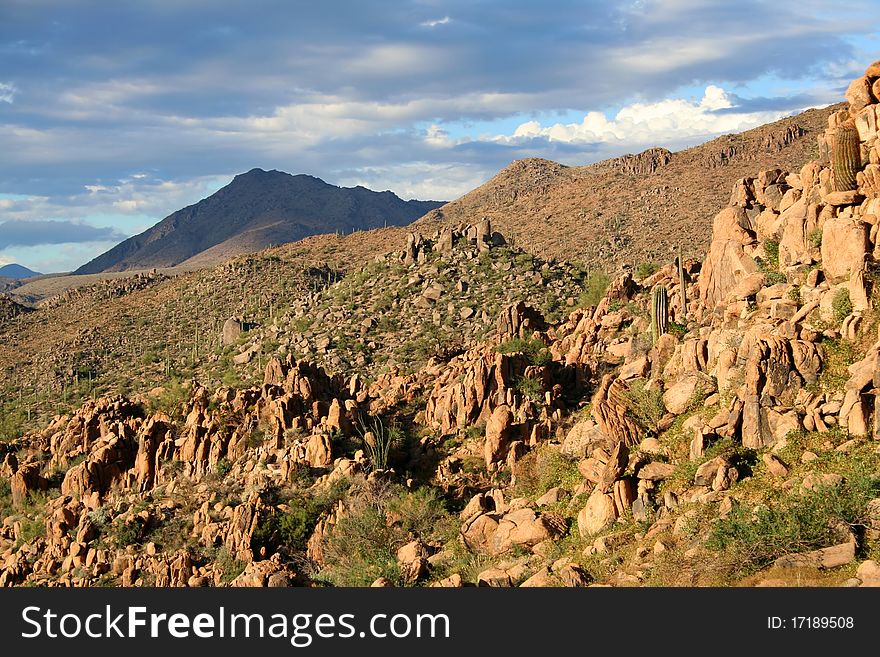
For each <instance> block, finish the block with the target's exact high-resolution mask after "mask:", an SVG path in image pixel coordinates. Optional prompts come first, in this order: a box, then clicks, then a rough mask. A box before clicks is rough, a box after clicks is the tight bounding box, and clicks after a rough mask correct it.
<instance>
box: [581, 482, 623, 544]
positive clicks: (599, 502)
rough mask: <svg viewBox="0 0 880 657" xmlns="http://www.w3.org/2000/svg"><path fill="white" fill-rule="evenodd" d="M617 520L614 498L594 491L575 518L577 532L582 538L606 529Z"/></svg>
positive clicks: (597, 490)
mask: <svg viewBox="0 0 880 657" xmlns="http://www.w3.org/2000/svg"><path fill="white" fill-rule="evenodd" d="M615 520H617V511H616V508H615V505H614V498H613V497H612V496H611V495H609V494H607V493H603V492H601V491H600V490H599V489H596V490H594V491H593V492H592V493H591V494H590V497H589V498H588V499H587V504H586V505H585V506H584V508H583V509H581V511H580V513H578V516H577V523H578V531H579V532H580V535H581V536H583V537H584V538H587V537H589V536H593V535H594V534H598V533H599V532H601V531H604V530H606V529H608V528H609V527H610V526H611V525H612V524H614V521H615Z"/></svg>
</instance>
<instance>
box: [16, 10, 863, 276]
mask: <svg viewBox="0 0 880 657" xmlns="http://www.w3.org/2000/svg"><path fill="white" fill-rule="evenodd" d="M829 7H830V9H829ZM876 9H877V5H876V2H875V1H873V0H872V1H864V2H836V3H833V4H830V3H827V2H824V1H823V2H818V1H815V0H799V1H790V0H777V1H775V2H773V3H767V2H760V1H758V0H741V1H740V2H736V3H733V2H729V1H727V0H724V1H699V0H689V1H685V0H656V1H655V0H637V1H634V2H617V3H608V2H594V1H592V0H577V1H575V0H559V1H552V0H551V1H548V2H544V3H537V2H534V1H533V0H531V1H528V2H526V1H520V0H503V1H502V0H498V1H495V0H481V1H475V0H456V1H450V2H446V1H440V0H395V1H394V2H391V1H390V0H389V1H383V2H377V1H373V2H367V1H364V0H361V1H349V2H333V1H330V0H328V1H326V2H323V3H315V2H297V1H291V0H252V1H251V2H241V1H238V2H231V1H227V0H187V1H186V2H183V1H182V0H151V1H150V2H146V1H143V2H136V1H134V0H125V1H123V0H120V1H119V2H113V3H108V2H106V1H104V0H101V1H97V0H77V1H71V0H0V152H2V153H3V157H0V263H4V262H13V261H15V262H20V263H22V264H25V265H27V266H30V267H32V268H35V269H39V270H41V271H65V270H70V269H73V268H75V267H77V266H79V265H80V264H82V263H83V262H85V261H87V260H89V259H90V258H92V257H94V256H95V255H97V254H99V253H101V252H102V251H104V250H106V249H107V248H109V247H111V246H112V245H113V244H115V243H116V242H118V241H119V240H120V239H123V238H125V237H127V236H130V235H132V234H135V233H137V232H140V231H142V230H144V229H145V228H147V227H149V226H150V225H152V224H154V223H155V222H157V221H159V220H160V219H162V218H163V217H164V216H166V215H168V214H169V213H171V212H173V211H174V210H177V209H179V208H181V207H183V206H185V205H188V204H191V203H194V202H196V201H198V200H199V199H201V198H203V197H205V196H207V195H209V194H211V193H212V192H214V191H216V190H217V189H219V188H220V187H221V186H223V185H225V184H226V183H228V182H229V181H230V180H231V178H232V176H234V175H235V174H237V173H240V172H242V171H247V170H249V169H251V168H253V167H261V168H264V169H272V168H276V169H280V170H283V171H288V172H291V173H309V174H312V175H316V176H319V177H321V178H323V179H324V180H326V181H328V182H331V183H334V184H339V185H345V186H352V185H358V184H362V185H365V186H367V187H370V188H372V189H376V190H380V191H381V190H385V189H391V190H392V191H394V192H396V193H397V194H399V195H400V196H402V197H404V198H431V199H440V200H446V199H452V198H455V197H457V196H459V195H461V194H463V193H465V192H467V191H468V190H470V189H472V188H473V187H475V186H477V185H479V184H481V183H482V182H484V181H486V180H487V179H489V178H490V177H491V176H492V175H494V173H495V172H497V171H498V170H499V169H501V168H503V167H504V166H506V165H507V164H508V163H509V162H510V161H512V160H514V159H517V158H522V157H533V156H537V157H546V158H549V159H554V160H557V161H560V162H563V163H565V164H573V165H574V164H586V163H590V162H594V161H597V160H600V159H603V158H605V157H610V156H614V155H619V154H622V153H627V152H638V151H640V150H643V149H645V148H648V147H651V146H655V145H662V146H666V147H668V148H672V149H676V148H681V147H684V146H688V145H692V144H695V143H699V142H701V141H704V140H705V139H707V138H710V137H712V136H716V135H718V134H723V133H727V132H734V131H738V130H744V129H748V128H750V127H754V126H756V125H760V124H762V123H766V122H768V121H771V120H774V119H776V118H779V117H781V116H784V115H787V114H791V113H794V112H797V111H800V110H802V109H805V108H807V107H814V106H822V105H827V104H828V103H831V102H837V101H838V100H840V99H841V98H842V94H843V90H844V89H845V87H846V84H847V83H848V82H849V80H851V79H852V78H854V77H856V76H857V75H859V74H860V73H861V72H862V71H863V70H864V68H865V67H866V66H867V65H868V64H869V63H871V62H872V61H874V60H876V59H878V58H880V39H878V32H877V30H876V27H875V26H876V24H877V21H876Z"/></svg>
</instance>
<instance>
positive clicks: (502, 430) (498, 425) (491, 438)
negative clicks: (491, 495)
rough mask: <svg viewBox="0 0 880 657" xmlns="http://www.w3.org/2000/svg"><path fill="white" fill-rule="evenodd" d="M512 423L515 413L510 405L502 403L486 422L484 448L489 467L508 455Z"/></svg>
mask: <svg viewBox="0 0 880 657" xmlns="http://www.w3.org/2000/svg"><path fill="white" fill-rule="evenodd" d="M512 425H513V413H511V412H510V407H509V406H507V405H505V404H502V405H501V406H498V407H497V408H496V409H495V410H494V411H492V416H491V417H490V418H489V421H488V422H487V423H486V443H485V446H484V450H483V455H484V457H485V459H486V467H487V468H490V469H491V468H492V466H493V465H494V464H495V463H498V462H500V461H502V460H503V459H504V457H505V456H506V454H507V447H508V445H509V442H510V429H511V426H512Z"/></svg>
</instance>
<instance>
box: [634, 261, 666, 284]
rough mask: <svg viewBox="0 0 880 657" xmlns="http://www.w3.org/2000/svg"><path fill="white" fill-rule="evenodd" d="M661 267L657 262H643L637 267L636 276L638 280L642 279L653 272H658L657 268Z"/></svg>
mask: <svg viewBox="0 0 880 657" xmlns="http://www.w3.org/2000/svg"><path fill="white" fill-rule="evenodd" d="M658 269H660V267H659V265H657V263H655V262H643V263H641V264H640V265H639V266H637V267H636V270H635V277H636V278H637V279H638V280H642V279H643V278H648V276H650V275H651V274H655V273H657V270H658Z"/></svg>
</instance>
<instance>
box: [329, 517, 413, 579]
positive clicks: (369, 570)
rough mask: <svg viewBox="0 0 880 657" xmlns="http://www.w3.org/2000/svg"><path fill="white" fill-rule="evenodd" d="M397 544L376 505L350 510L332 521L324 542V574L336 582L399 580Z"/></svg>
mask: <svg viewBox="0 0 880 657" xmlns="http://www.w3.org/2000/svg"><path fill="white" fill-rule="evenodd" d="M398 547H399V545H398V544H395V542H394V534H393V532H392V530H391V528H390V527H388V525H387V524H386V522H385V514H384V513H383V512H382V511H381V510H380V509H377V508H375V507H373V506H367V507H365V508H363V509H360V510H358V511H353V512H351V513H349V514H347V515H345V516H343V517H342V519H341V520H340V521H339V522H338V523H337V524H336V526H335V527H334V528H333V531H332V532H331V534H330V537H329V538H328V539H327V542H326V545H325V546H324V560H325V562H326V563H327V576H328V578H329V579H330V581H331V582H332V583H333V584H335V585H337V586H369V585H370V584H372V583H373V582H374V581H375V580H377V579H378V578H380V577H387V578H388V579H389V580H390V581H391V582H392V583H393V584H399V583H400V569H399V567H398V564H397V556H396V553H397V548H398Z"/></svg>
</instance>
